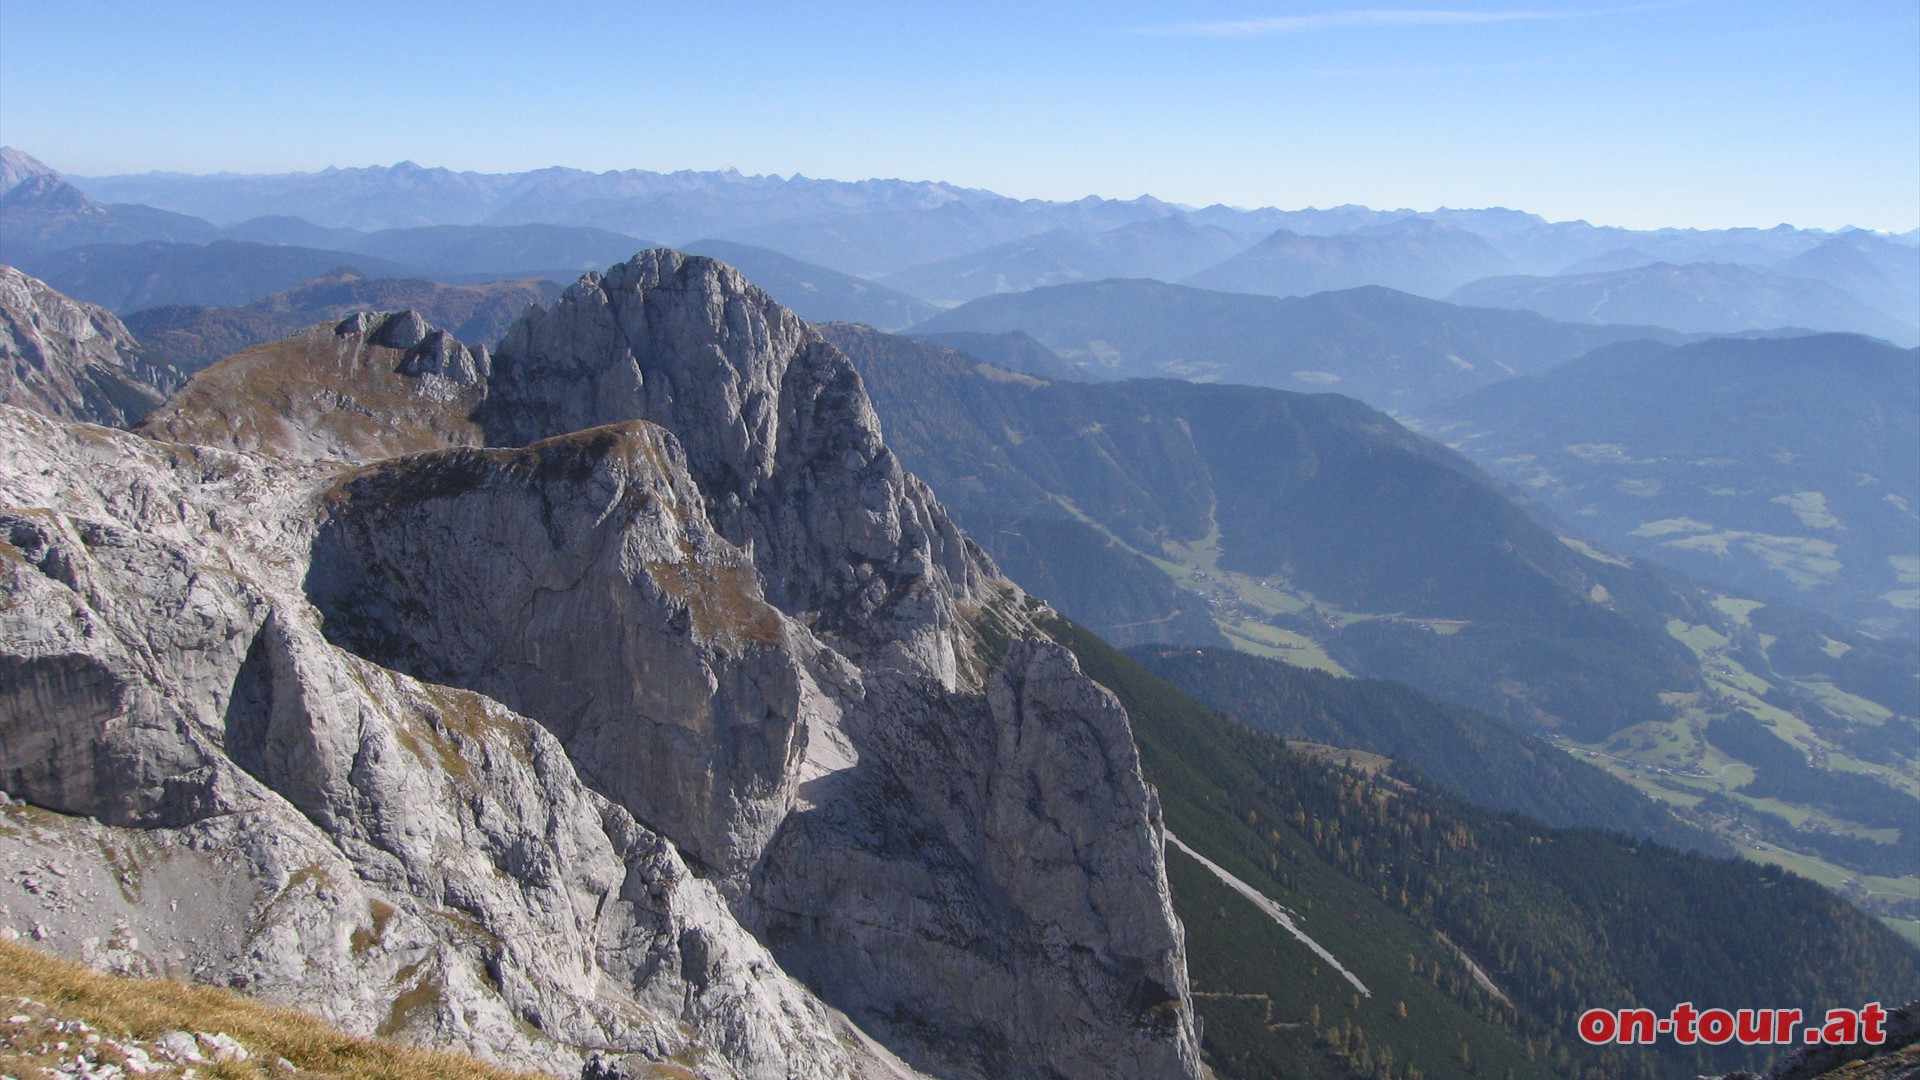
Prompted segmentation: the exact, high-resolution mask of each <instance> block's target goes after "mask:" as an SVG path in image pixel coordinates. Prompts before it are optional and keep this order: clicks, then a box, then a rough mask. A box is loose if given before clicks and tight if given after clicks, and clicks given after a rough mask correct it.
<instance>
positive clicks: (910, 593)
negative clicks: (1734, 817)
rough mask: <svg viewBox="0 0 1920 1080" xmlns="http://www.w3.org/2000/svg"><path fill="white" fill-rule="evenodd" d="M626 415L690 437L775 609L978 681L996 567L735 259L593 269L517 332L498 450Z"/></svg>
mask: <svg viewBox="0 0 1920 1080" xmlns="http://www.w3.org/2000/svg"><path fill="white" fill-rule="evenodd" d="M626 419H643V420H651V421H653V422H654V423H656V424H659V425H661V426H662V427H665V428H667V429H668V430H670V431H672V432H674V433H675V434H676V435H678V436H679V437H680V440H681V442H682V444H683V445H684V446H685V447H686V453H687V462H688V466H689V468H690V469H691V471H692V474H693V477H694V479H695V481H696V482H697V483H698V484H699V486H700V490H701V492H702V493H703V496H704V498H705V500H706V505H707V512H708V515H709V517H710V518H711V519H712V521H713V524H714V527H715V528H716V529H717V530H718V531H719V533H720V534H721V535H722V536H724V537H726V538H727V539H728V540H729V541H731V542H732V543H734V544H737V545H739V546H741V547H744V548H746V549H748V550H749V551H751V552H752V553H753V557H754V562H755V565H756V566H757V567H758V568H759V570H760V574H761V577H762V579H763V580H764V581H765V582H766V583H767V593H768V597H769V599H770V600H772V602H773V603H774V604H776V605H777V606H779V607H780V608H781V609H782V610H784V611H787V612H788V613H790V614H794V615H796V616H798V617H800V618H802V619H803V620H804V621H805V622H806V623H807V624H808V625H809V627H810V628H812V629H814V630H815V631H817V632H819V633H821V634H822V635H823V636H824V637H825V638H826V639H827V640H829V641H831V642H833V643H834V644H836V645H837V646H839V647H841V648H843V649H845V650H847V651H848V652H849V653H850V654H851V655H853V656H855V657H857V658H870V659H871V660H872V661H874V662H878V663H882V664H886V665H888V666H897V667H902V668H905V669H907V670H917V671H926V672H929V673H931V674H933V675H934V676H935V677H936V678H937V679H939V680H940V681H941V682H942V683H943V684H945V685H948V686H952V685H954V684H955V683H956V681H957V680H959V679H961V678H962V675H961V669H962V668H963V667H966V666H967V664H968V661H969V659H970V657H969V648H968V645H967V643H966V642H965V641H964V640H963V637H962V635H961V633H960V628H959V626H958V622H959V618H958V616H959V611H958V606H959V605H965V604H968V603H974V602H978V601H979V599H980V598H981V597H982V595H983V592H984V589H985V586H986V581H987V577H988V572H987V571H986V570H985V569H984V568H985V567H986V565H987V562H986V559H985V556H984V555H982V554H980V552H979V551H978V549H977V548H974V547H972V546H971V545H969V544H968V543H967V542H966V540H965V539H964V538H962V536H961V535H960V531H959V530H958V529H957V528H956V527H955V526H954V525H953V523H952V521H951V520H950V519H949V518H948V517H947V514H946V511H945V510H944V509H943V508H941V507H940V506H939V505H938V503H936V502H935V500H934V499H933V496H932V494H931V492H929V491H928V490H927V488H926V487H925V486H924V485H922V484H920V483H919V482H918V481H917V480H914V479H913V478H912V477H910V476H908V475H907V473H906V472H905V470H904V469H902V468H901V466H900V463H899V461H898V460H897V459H895V457H894V456H893V453H892V451H890V450H888V449H887V448H886V445H885V443H884V442H883V441H882V440H881V437H880V422H879V418H878V417H877V416H876V415H875V413H874V411H873V405H872V403H871V402H870V401H869V400H868V399H867V395H866V391H865V389H864V388H863V387H862V386H861V385H860V376H859V374H858V373H857V372H856V371H855V370H854V368H853V365H852V363H851V362H850V361H848V360H847V358H846V356H845V355H843V354H842V353H841V352H840V350H838V349H836V348H834V347H833V346H831V345H829V344H827V343H826V341H825V340H824V339H822V338H821V337H820V335H819V334H818V333H816V332H815V331H814V330H813V328H812V327H810V326H808V325H807V324H806V323H805V322H803V321H802V320H801V319H800V318H799V316H797V315H795V314H793V313H792V312H791V311H788V310H787V309H786V308H783V307H781V306H779V305H778V304H776V303H774V302H773V301H772V299H771V298H769V297H768V296H767V295H766V294H765V293H763V292H761V291H760V290H759V289H757V288H754V287H753V286H752V285H749V284H748V283H747V282H746V280H745V279H744V278H742V277H741V276H740V275H739V273H738V272H737V271H735V270H734V269H733V268H731V267H729V266H727V265H726V264H725V263H721V262H718V261H715V260H713V259H704V258H700V257H697V256H687V255H682V254H680V253H679V252H675V251H667V250H656V251H645V252H641V253H640V254H639V255H636V256H635V257H634V258H633V259H632V260H631V261H630V262H627V263H624V264H622V265H620V266H616V267H614V268H612V269H611V270H609V271H607V273H606V274H605V275H600V274H588V275H587V276H586V277H584V278H582V279H581V280H580V281H579V282H578V283H577V284H575V285H574V286H573V287H572V288H569V289H568V290H567V291H566V292H564V293H562V294H561V295H560V298H559V299H558V300H557V301H555V303H554V305H553V307H552V308H551V309H550V310H547V311H544V312H534V313H532V314H530V315H529V316H528V317H527V318H525V319H522V320H521V321H520V322H518V323H516V324H515V325H514V327H513V328H512V329H511V330H509V331H508V332H507V336H506V337H505V338H504V339H502V341H501V343H500V356H499V363H498V370H497V371H496V373H495V377H494V381H493V384H492V391H491V394H490V396H489V398H488V401H487V403H486V407H485V411H484V413H483V422H484V423H485V426H486V428H487V437H488V440H489V441H490V442H495V443H509V444H512V443H523V442H527V441H530V440H532V439H536V438H540V437H544V436H548V435H555V434H559V433H561V432H566V431H577V430H580V429H581V428H585V427H591V426H594V425H596V424H603V423H609V422H613V421H617V420H626ZM993 576H996V577H997V575H993Z"/></svg>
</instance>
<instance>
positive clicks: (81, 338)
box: [0, 158, 186, 427]
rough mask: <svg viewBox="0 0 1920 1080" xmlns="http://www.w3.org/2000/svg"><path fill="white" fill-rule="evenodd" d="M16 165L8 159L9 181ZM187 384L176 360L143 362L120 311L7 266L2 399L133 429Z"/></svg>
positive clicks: (0, 296)
mask: <svg viewBox="0 0 1920 1080" xmlns="http://www.w3.org/2000/svg"><path fill="white" fill-rule="evenodd" d="M27 160H28V161H32V159H31V158H29V159H27ZM13 164H14V163H13V162H12V161H11V160H0V166H3V167H4V168H5V169H6V170H7V172H8V174H9V175H8V179H10V178H11V172H12V171H13ZM34 164H38V163H37V162H35V163H34ZM31 178H32V177H31V175H29V176H28V178H27V179H28V180H31ZM185 381H186V376H185V375H184V374H182V373H181V372H179V371H176V370H175V369H174V368H172V367H170V366H169V365H166V364H155V363H150V362H148V361H146V360H145V359H143V358H142V357H141V355H140V345H139V342H137V341H136V340H134V336H133V334H132V332H130V331H129V330H128V329H127V328H126V326H125V325H123V324H122V323H121V322H120V320H119V319H118V318H116V317H114V315H113V313H112V312H110V311H108V310H106V309H105V308H100V307H95V306H94V305H92V304H83V303H81V302H79V301H77V300H72V299H69V298H68V297H65V296H62V295H61V294H60V293H59V292H57V291H55V290H54V289H53V288H52V287H51V286H49V285H47V283H46V282H44V281H41V280H39V279H38V278H34V277H30V276H28V275H27V274H23V273H21V272H20V271H18V270H16V269H14V268H13V267H11V266H0V403H5V404H9V405H18V406H20V407H22V408H27V409H33V410H34V411H36V412H42V413H45V414H47V415H49V416H57V417H61V418H63V419H67V420H84V421H86V422H88V423H93V424H106V425H109V426H112V427H126V426H128V425H129V424H132V423H134V422H136V421H138V420H139V419H140V418H142V417H144V416H146V415H147V414H148V413H149V412H151V411H153V409H154V408H155V406H157V405H159V404H160V403H161V402H162V401H163V400H165V399H166V396H167V395H168V394H170V393H172V392H173V391H174V390H175V389H177V388H179V386H180V384H181V383H183V382H185Z"/></svg>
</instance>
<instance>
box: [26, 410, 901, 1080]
mask: <svg viewBox="0 0 1920 1080" xmlns="http://www.w3.org/2000/svg"><path fill="white" fill-rule="evenodd" d="M0 438H4V439H5V445H7V446H8V447H9V450H10V452H9V454H7V455H5V459H6V460H5V464H4V465H0V491H4V492H5V494H6V496H7V498H6V503H7V506H8V509H7V510H6V511H4V512H3V513H0V539H4V541H5V543H4V544H0V595H4V597H5V599H6V602H5V603H4V604H0V642H4V643H5V645H4V655H3V656H0V755H3V756H4V759H3V760H0V778H4V782H5V785H6V788H7V790H8V791H9V792H10V793H11V794H12V795H13V796H15V797H18V798H20V799H22V800H24V801H25V802H27V803H29V804H31V805H32V806H34V807H42V808H45V810H49V811H55V812H56V813H45V812H43V811H40V810H18V809H16V810H10V811H7V812H6V820H5V823H4V826H3V827H0V851H3V852H4V860H5V862H6V865H8V866H9V867H10V868H16V869H19V870H21V871H22V872H23V873H24V874H25V875H26V877H25V881H24V883H23V885H22V886H21V888H20V890H19V891H18V892H17V893H14V894H12V895H8V896H7V897H6V903H7V905H8V906H7V915H8V918H9V922H10V924H12V925H16V926H17V927H19V928H20V929H31V930H32V931H33V933H34V935H35V936H36V937H40V938H42V939H44V940H47V941H48V942H49V943H51V944H53V945H55V946H57V947H64V948H66V949H68V950H69V951H75V952H79V953H82V954H86V955H89V956H90V958H92V959H94V960H96V961H97V962H101V963H104V964H107V965H110V966H115V967H118V968H121V969H124V970H132V971H157V970H169V971H180V972H190V973H193V974H195V975H197V976H199V977H203V978H212V979H216V980H219V981H224V982H228V983H230V984H232V985H236V986H243V987H246V988H248V989H250V990H251V991H254V992H259V993H262V994H265V995H267V996H269V997H272V998H275V999H277V1000H283V1001H290V1002H294V1003H298V1004H302V1005H305V1006H307V1007H310V1008H313V1009H315V1010H317V1011H319V1012H321V1013H323V1014H324V1015H326V1016H328V1017H329V1018H330V1019H332V1020H334V1021H335V1022H337V1023H339V1024H341V1025H342V1026H344V1027H346V1028H348V1029H350V1030H353V1031H357V1032H362V1033H374V1032H381V1033H388V1034H400V1035H403V1036H406V1037H408V1038H411V1039H415V1040H418V1041H422V1042H429V1043H447V1042H450V1043H457V1044H460V1045H466V1046H470V1047H473V1048H475V1049H477V1050H479V1051H481V1052H483V1053H486V1054H488V1055H490V1056H494V1057H497V1058H502V1059H506V1060H510V1061H517V1062H522V1063H525V1064H531V1065H538V1066H544V1067H547V1068H556V1069H565V1070H570V1069H572V1068H576V1067H577V1064H578V1061H579V1048H588V1049H604V1050H610V1051H613V1052H616V1053H636V1054H640V1055H642V1056H643V1057H645V1058H647V1059H651V1060H668V1059H673V1058H676V1057H677V1058H679V1059H681V1060H687V1061H697V1060H702V1059H703V1056H704V1057H706V1058H710V1059H711V1060H709V1061H707V1064H706V1065H704V1066H703V1071H704V1072H706V1073H709V1074H711V1075H715V1076H735V1075H738V1076H765V1077H784V1076H791V1075H820V1076H855V1075H867V1074H871V1075H887V1074H890V1073H892V1072H894V1071H895V1070H890V1069H889V1068H888V1067H887V1066H885V1065H884V1063H883V1062H882V1061H881V1059H880V1058H879V1057H877V1056H876V1055H875V1054H874V1053H873V1052H871V1051H870V1050H868V1049H866V1048H865V1045H864V1041H863V1037H862V1036H861V1035H860V1034H859V1033H858V1032H857V1031H855V1030H854V1029H853V1028H852V1026H851V1025H849V1024H847V1023H846V1022H845V1021H844V1020H841V1019H839V1018H838V1017H836V1015H835V1014H834V1013H833V1011H832V1010H830V1009H828V1008H826V1007H825V1006H823V1005H822V1004H821V1003H820V1001H819V1000H818V999H817V998H816V997H815V996H814V995H812V994H811V993H809V992H808V991H806V990H805V989H804V988H802V987H801V986H800V985H798V984H797V983H795V982H794V981H792V980H791V979H789V978H788V977H786V976H785V975H784V974H783V973H782V972H781V971H780V969H779V967H778V965H777V964H776V962H775V961H774V960H773V958H772V957H771V956H769V955H768V954H767V952H766V951H765V949H764V948H763V947H762V946H761V945H760V944H759V943H758V942H756V941H755V940H754V938H753V937H752V936H751V935H750V934H749V933H747V931H746V930H745V929H744V928H743V927H741V926H740V924H739V923H738V921H737V920H736V919H735V918H734V916H733V915H732V914H731V912H730V911H729V909H728V907H727V905H726V902H725V900H724V899H723V898H722V897H721V895H720V894H719V892H718V891H717V890H716V889H715V888H714V887H713V886H712V885H710V884H708V883H707V882H704V881H701V880H699V879H698V878H697V877H695V876H694V875H693V874H692V873H690V872H689V870H688V868H687V866H686V864H685V863H684V862H683V861H682V859H681V858H680V856H679V854H678V853H677V851H676V849H675V846H674V845H673V844H671V843H669V842H667V841H666V840H665V839H664V838H663V837H661V836H660V835H659V834H658V833H657V832H655V831H654V830H651V829H648V828H646V827H644V826H642V825H640V824H638V823H637V822H635V821H634V819H633V818H632V816H631V815H629V814H628V813H627V812H626V811H624V810H622V809H621V808H620V807H618V806H616V805H614V804H612V803H610V802H608V801H607V800H606V799H605V798H603V797H601V796H600V795H598V794H596V793H594V792H593V791H591V790H590V789H589V788H587V787H586V786H585V785H584V784H583V783H582V782H581V781H580V779H579V777H578V775H577V774H576V773H575V770H574V768H573V765H572V763H571V761H570V760H569V759H568V756H567V754H566V753H565V751H564V749H563V748H562V747H561V746H560V745H559V743H558V742H557V741H556V740H555V739H554V738H553V737H552V736H551V735H550V734H549V733H548V732H547V731H546V730H545V729H544V728H543V727H541V726H540V725H539V724H537V723H534V722H532V721H530V720H528V719H526V718H525V717H522V716H519V715H517V714H515V713H513V712H511V711H509V710H507V709H506V708H504V707H503V706H501V705H499V704H498V703H496V702H494V701H491V700H489V699H487V698H484V697H482V696H480V695H477V694H474V693H471V692H468V691H463V690H459V689H455V688H451V687H446V686H437V685H433V684H429V683H423V682H420V681H418V680H415V679H412V678H410V677H408V676H405V675H402V674H399V673H396V672H394V671H391V670H389V669H385V668H381V667H378V666H376V665H374V664H372V663H369V662H367V661H365V660H362V659H360V658H358V657H355V656H353V655H352V654H350V653H347V652H344V651H342V650H340V649H338V648H335V647H333V646H331V645H329V644H328V642H327V641H326V639H325V637H324V636H323V635H322V632H321V628H320V625H319V619H318V617H317V614H316V613H315V612H314V611H313V609H312V608H311V607H310V606H308V605H307V604H306V603H305V601H304V599H303V598H302V596H301V591H300V589H301V574H300V571H301V570H302V569H303V568H304V566H305V558H304V552H305V550H306V549H307V548H308V546H309V545H310V543H311V537H310V532H309V523H310V522H311V520H312V516H313V515H312V510H311V505H312V500H313V499H314V497H315V496H316V495H317V493H318V492H319V491H321V490H324V488H325V486H326V485H327V484H329V483H330V482H331V480H330V478H329V477H328V476H327V475H326V474H325V473H324V472H322V471H321V470H318V469H314V468H311V467H307V466H304V465H298V464H286V463H276V462H272V461H268V460H264V459H259V458H251V457H246V456H243V455H237V454H232V453H224V452H218V451H212V450H207V449H203V448H188V447H182V446H178V445H170V444H153V443H146V442H143V441H142V440H139V439H137V438H135V437H133V436H128V435H111V434H103V433H100V432H99V431H98V430H97V429H86V428H76V427H67V426H61V425H57V424H54V423H50V422H48V421H45V420H42V419H39V418H36V417H32V416H29V415H27V414H25V413H22V412H20V411H19V410H15V409H11V408H0ZM48 507H59V509H57V510H56V509H47V508H48ZM89 817H91V818H93V819H96V821H97V822H98V823H97V824H96V823H94V822H90V821H88V820H86V819H87V818H89ZM35 871H38V873H37V874H36V873H35ZM9 891H10V892H11V891H12V890H9Z"/></svg>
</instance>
